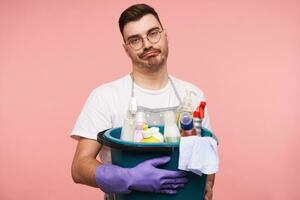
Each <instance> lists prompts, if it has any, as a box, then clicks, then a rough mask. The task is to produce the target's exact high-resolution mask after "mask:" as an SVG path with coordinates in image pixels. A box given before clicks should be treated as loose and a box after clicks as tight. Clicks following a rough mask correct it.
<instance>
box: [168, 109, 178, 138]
mask: <svg viewBox="0 0 300 200" xmlns="http://www.w3.org/2000/svg"><path fill="white" fill-rule="evenodd" d="M164 123H165V127H164V139H165V142H179V140H180V132H179V129H178V127H177V124H176V118H175V113H174V112H173V111H166V112H165V113H164Z"/></svg>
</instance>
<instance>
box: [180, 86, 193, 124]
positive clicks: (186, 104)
mask: <svg viewBox="0 0 300 200" xmlns="http://www.w3.org/2000/svg"><path fill="white" fill-rule="evenodd" d="M192 95H194V96H196V93H195V92H194V91H191V90H187V91H185V96H184V97H183V100H182V102H181V104H180V105H179V107H178V109H177V116H176V119H177V120H176V121H177V124H178V127H179V128H180V115H181V113H183V112H188V113H190V115H191V116H192V114H193V112H194V109H195V108H194V105H193V99H192Z"/></svg>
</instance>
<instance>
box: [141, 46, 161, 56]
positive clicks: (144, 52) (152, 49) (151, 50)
mask: <svg viewBox="0 0 300 200" xmlns="http://www.w3.org/2000/svg"><path fill="white" fill-rule="evenodd" d="M148 52H159V53H160V52H161V51H160V50H159V49H155V48H151V49H145V50H144V51H143V53H141V55H140V57H143V56H144V55H145V54H147V53H148Z"/></svg>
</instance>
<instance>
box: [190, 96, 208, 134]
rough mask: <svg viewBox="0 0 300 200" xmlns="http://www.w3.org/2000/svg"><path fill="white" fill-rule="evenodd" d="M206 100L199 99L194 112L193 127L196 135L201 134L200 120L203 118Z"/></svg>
mask: <svg viewBox="0 0 300 200" xmlns="http://www.w3.org/2000/svg"><path fill="white" fill-rule="evenodd" d="M205 106H206V102H205V101H201V102H200V104H199V106H198V108H197V110H196V111H195V112H194V118H193V120H194V127H195V130H196V132H197V134H198V135H201V127H202V120H203V119H204V113H205Z"/></svg>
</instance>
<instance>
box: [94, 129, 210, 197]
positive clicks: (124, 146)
mask: <svg viewBox="0 0 300 200" xmlns="http://www.w3.org/2000/svg"><path fill="white" fill-rule="evenodd" d="M163 129H164V128H163V127H160V132H161V133H163V132H164V131H163ZM201 133H202V136H208V137H212V133H211V132H209V131H208V130H207V129H202V131H201ZM120 134H121V128H114V129H110V130H108V131H106V132H104V133H103V132H101V133H99V134H98V141H99V142H100V143H101V144H103V145H105V146H108V147H111V158H112V163H113V164H115V165H118V166H121V167H134V166H136V165H137V164H139V163H141V162H143V161H145V160H148V159H150V158H156V157H161V156H165V155H168V156H170V157H171V160H170V162H168V163H167V164H165V165H162V166H159V168H162V169H168V170H178V169H177V168H178V159H179V157H178V156H179V143H137V142H128V141H122V140H120V139H119V138H120ZM187 177H188V180H189V181H188V183H187V184H185V186H184V187H183V188H180V189H178V190H177V194H175V195H165V194H158V193H149V192H138V191H132V192H131V193H130V194H116V200H153V199H155V200H183V199H184V200H203V197H204V191H205V185H206V179H207V175H204V174H203V175H202V176H198V175H196V174H194V173H192V172H188V176H187Z"/></svg>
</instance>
